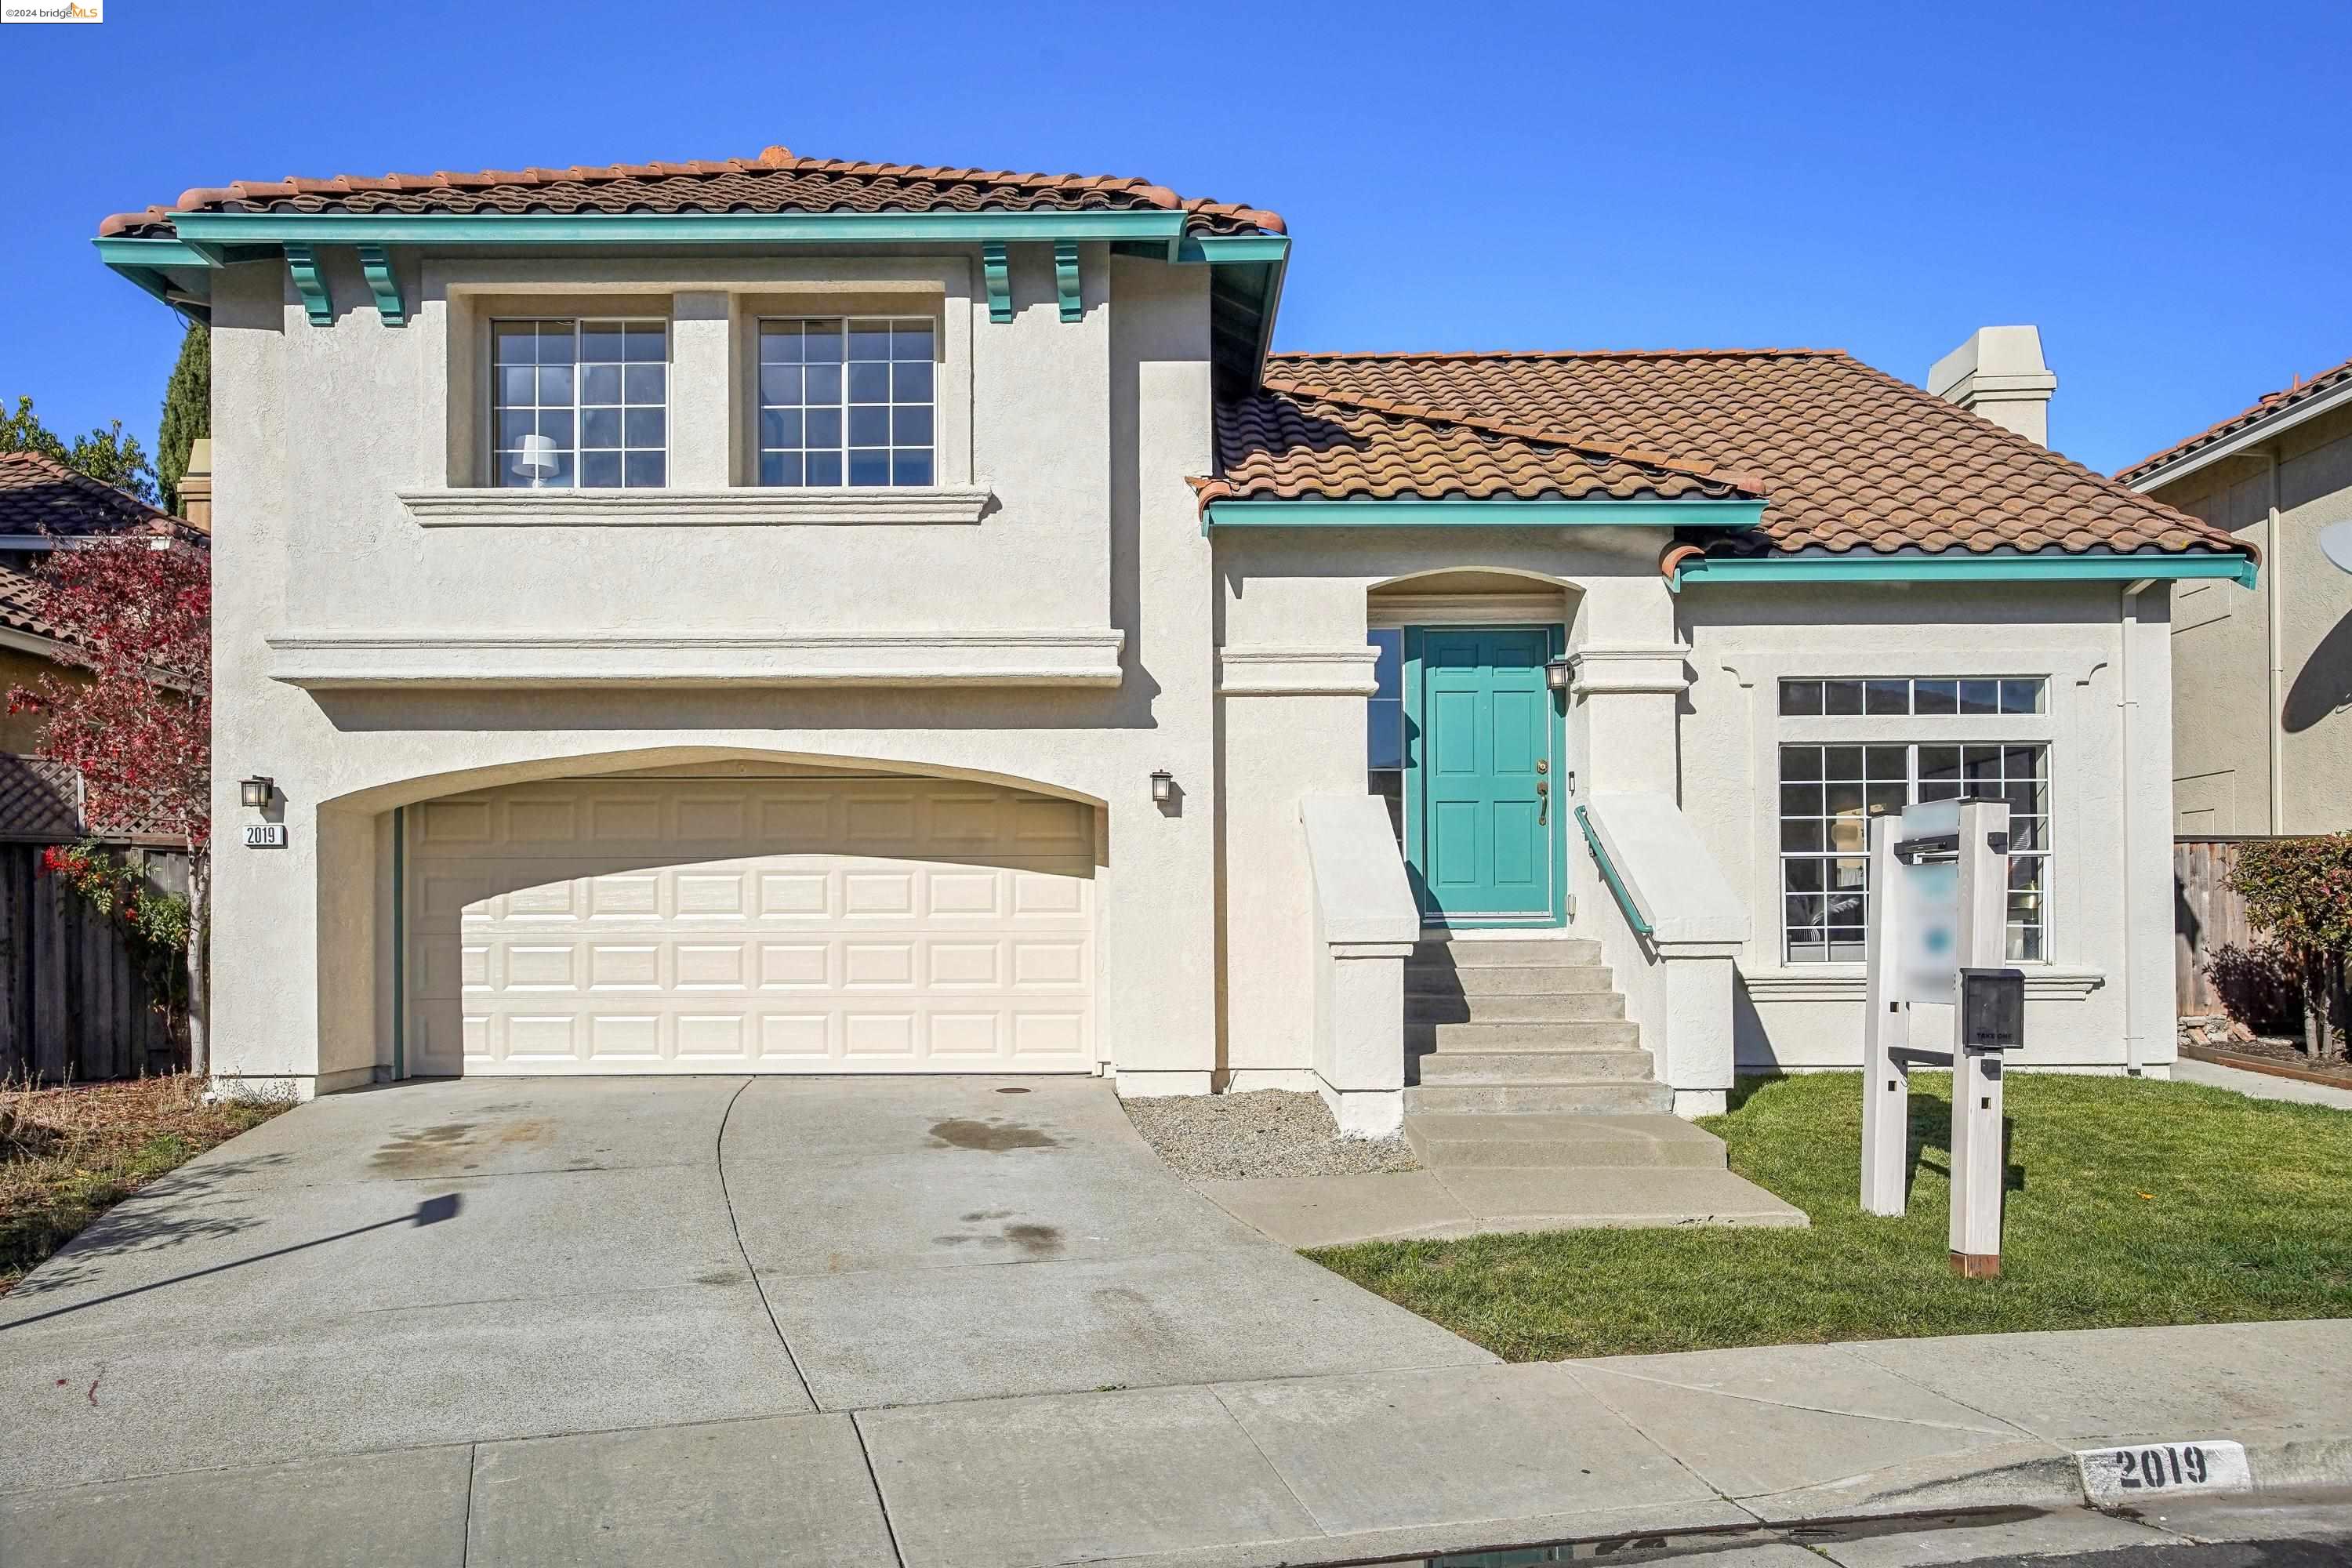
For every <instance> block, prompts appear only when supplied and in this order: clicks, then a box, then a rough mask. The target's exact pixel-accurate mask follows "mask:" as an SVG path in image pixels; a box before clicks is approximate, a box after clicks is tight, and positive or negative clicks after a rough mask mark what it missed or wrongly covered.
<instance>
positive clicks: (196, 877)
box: [8, 534, 213, 1073]
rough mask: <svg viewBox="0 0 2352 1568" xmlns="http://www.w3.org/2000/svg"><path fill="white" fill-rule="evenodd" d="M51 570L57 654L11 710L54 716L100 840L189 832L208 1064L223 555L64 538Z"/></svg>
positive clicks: (198, 1025)
mask: <svg viewBox="0 0 2352 1568" xmlns="http://www.w3.org/2000/svg"><path fill="white" fill-rule="evenodd" d="M38 575H39V577H40V580H41V584H42V597H41V604H40V615H41V616H42V618H43V619H45V620H47V621H48V622H49V623H50V624H51V625H52V626H56V627H57V628H58V633H59V638H58V642H59V646H58V654H57V658H58V662H59V663H61V664H64V665H66V666H68V667H69V668H73V669H75V670H78V671H79V672H80V674H79V679H77V678H75V677H73V676H68V675H63V674H44V675H42V676H41V677H40V678H39V679H37V681H35V682H34V683H33V684H32V685H31V686H18V687H15V688H12V689H10V691H9V693H8V707H9V710H11V711H12V712H26V711H34V712H38V713H40V714H41V715H42V716H43V717H44V719H45V720H46V721H47V729H46V731H45V732H44V734H43V736H42V740H41V754H42V755H43V756H45V757H48V758H50V759H52V760H54V761H56V762H59V763H66V764H68V766H70V767H73V768H75V769H77V770H78V771H79V773H80V774H81V778H82V787H83V815H84V816H85V817H86V818H87V819H88V821H89V825H90V827H91V830H92V831H93V832H94V833H96V834H98V835H100V836H101V837H105V836H111V835H125V836H127V835H131V834H137V835H141V836H155V837H165V836H168V837H173V838H177V839H179V840H180V841H181V842H182V843H184V845H185V846H186V847H187V851H188V904H189V910H190V919H189V922H188V925H189V931H188V1047H189V1062H188V1067H189V1070H191V1071H192V1072H197V1073H202V1072H204V1071H205V1069H206V1068H207V1066H208V1062H207V1060H206V1051H205V934H206V930H207V926H208V923H209V922H208V921H207V919H206V907H207V904H208V901H209V900H208V898H207V894H208V892H209V882H210V867H209V865H208V863H207V860H206V853H207V850H208V848H209V847H210V844H211V839H212V804H211V791H212V732H213V696H212V693H213V673H212V672H213V659H212V605H213V591H212V562H211V559H210V557H209V556H208V555H207V554H206V553H205V551H203V550H202V549H199V548H197V547H195V546H194V545H191V544H188V543H184V542H178V541H170V540H165V539H164V538H163V537H162V536H160V535H152V534H131V535H123V536H119V537H115V538H110V539H106V540H101V541H97V542H83V541H80V540H76V541H73V542H70V543H68V542H65V541H60V542H58V548H56V549H54V550H52V551H50V552H49V553H48V559H47V562H46V563H44V564H43V565H42V566H41V568H40V570H39V573H38Z"/></svg>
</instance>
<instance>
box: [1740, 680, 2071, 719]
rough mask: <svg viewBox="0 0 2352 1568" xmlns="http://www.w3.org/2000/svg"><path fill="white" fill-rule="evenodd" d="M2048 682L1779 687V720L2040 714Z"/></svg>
mask: <svg viewBox="0 0 2352 1568" xmlns="http://www.w3.org/2000/svg"><path fill="white" fill-rule="evenodd" d="M2048 688H2049V682H2048V681H2047V680H2046V679H2043V678H2042V677H2041V676H2038V675H2027V676H2020V675H2001V676H1989V675H1945V676H1903V675H1898V676H1864V677H1837V678H1832V679H1814V678H1811V677H1807V678H1804V679H1784V680H1782V681H1781V682H1780V716H1781V717H1782V718H1784V719H1794V718H1811V717H1815V716H1825V717H1829V718H1845V717H1853V716H1861V715H1866V716H1868V717H1871V718H1902V717H1913V716H1916V717H1921V718H1979V717H1984V716H1988V715H1993V714H2003V713H2006V714H2011V715H2016V714H2023V713H2040V712H2042V711H2043V710H2044V709H2045V707H2046V705H2047V702H2048V700H2049V699H2048Z"/></svg>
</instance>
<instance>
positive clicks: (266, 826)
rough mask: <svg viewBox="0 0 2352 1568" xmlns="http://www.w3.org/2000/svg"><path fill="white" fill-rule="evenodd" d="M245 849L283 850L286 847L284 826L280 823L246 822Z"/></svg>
mask: <svg viewBox="0 0 2352 1568" xmlns="http://www.w3.org/2000/svg"><path fill="white" fill-rule="evenodd" d="M245 847H247V849H283V848H285V847H286V825H285V824H284V823H282V822H248V823H247V824H246V825H245Z"/></svg>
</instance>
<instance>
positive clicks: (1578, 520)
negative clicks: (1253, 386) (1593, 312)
mask: <svg viewBox="0 0 2352 1568" xmlns="http://www.w3.org/2000/svg"><path fill="white" fill-rule="evenodd" d="M1763 516H1764V502H1762V501H1760V500H1619V499H1617V498H1616V497H1613V496H1612V497H1602V498H1600V499H1596V500H1519V499H1517V497H1513V496H1498V497H1496V498H1494V499H1493V500H1466V499H1462V498H1447V499H1443V500H1427V499H1423V498H1420V497H1407V498H1401V499H1398V500H1218V501H1211V502H1210V503H1209V505H1208V507H1207V509H1206V510H1204V511H1203V512H1202V515H1201V531H1202V533H1203V534H1206V533H1208V532H1209V531H1212V530H1213V529H1230V528H1753V527H1754V526H1756V524H1757V523H1758V522H1759V521H1760V520H1761V519H1762V518H1763Z"/></svg>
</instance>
